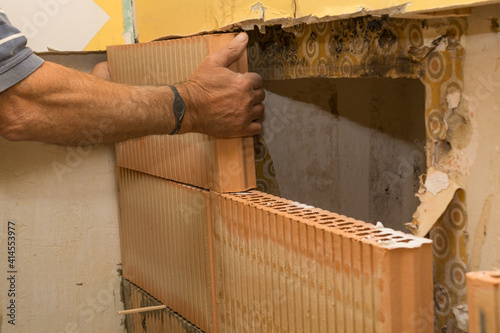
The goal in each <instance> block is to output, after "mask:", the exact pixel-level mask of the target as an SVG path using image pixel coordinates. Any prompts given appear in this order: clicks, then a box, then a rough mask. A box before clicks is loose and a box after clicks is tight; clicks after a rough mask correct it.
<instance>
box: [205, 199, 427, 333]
mask: <svg viewBox="0 0 500 333" xmlns="http://www.w3.org/2000/svg"><path fill="white" fill-rule="evenodd" d="M211 197H212V213H213V214H214V215H213V220H214V228H215V230H214V239H215V244H214V245H215V253H216V254H217V258H216V276H217V279H216V281H217V285H216V288H217V293H216V294H217V297H218V298H217V304H218V308H217V316H218V321H219V324H218V327H219V331H220V332H235V331H243V330H247V331H255V332H269V331H273V332H384V333H385V332H432V331H433V320H434V318H433V313H427V314H425V315H423V316H424V317H422V313H423V310H424V309H428V308H429V306H430V305H432V304H433V295H432V247H431V241H429V240H427V239H418V238H416V237H413V236H411V235H407V234H403V233H401V232H395V231H393V230H391V229H385V228H382V229H377V228H376V227H375V226H373V225H371V224H368V223H364V222H360V221H356V220H353V219H350V218H347V217H345V216H341V215H337V214H334V213H331V212H327V211H323V210H320V209H316V208H312V207H308V206H304V205H301V204H298V203H294V202H291V201H288V200H285V199H282V198H278V197H274V196H271V195H268V194H264V193H261V192H258V191H251V192H248V193H246V194H222V195H220V194H214V193H212V194H211ZM246 216H248V220H246V221H245V218H243V217H246ZM247 248H248V249H249V250H245V249H247ZM244 266H246V267H248V268H250V269H247V270H241V268H238V267H244ZM241 272H244V274H243V275H242V274H241ZM235 281H239V283H238V284H235ZM240 293H243V294H244V295H246V297H241V296H240ZM243 310H244V311H243ZM234 311H236V313H235V312H234ZM238 311H242V312H243V313H244V314H245V315H244V316H242V315H241V314H239V313H238ZM284 321H286V322H284Z"/></svg>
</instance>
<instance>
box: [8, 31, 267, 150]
mask: <svg viewBox="0 0 500 333" xmlns="http://www.w3.org/2000/svg"><path fill="white" fill-rule="evenodd" d="M247 43H248V36H247V35H246V34H244V33H242V34H240V35H238V36H237V37H236V38H234V39H233V40H232V41H231V42H230V43H228V44H227V45H225V46H224V47H222V48H221V49H220V50H218V51H217V52H216V53H213V54H211V55H209V56H208V57H207V58H206V59H205V60H204V61H203V62H202V63H201V64H200V66H199V67H198V68H197V69H196V71H195V72H194V73H193V74H192V75H191V77H190V78H189V80H188V81H187V82H184V83H182V84H180V85H176V87H177V90H178V91H179V93H180V96H181V97H182V98H183V100H184V102H185V107H186V112H185V115H184V118H183V121H182V126H181V128H180V131H179V133H186V132H200V133H205V134H209V135H212V136H218V137H235V136H250V135H254V134H257V133H258V132H259V131H260V129H261V127H262V126H261V124H260V121H261V120H262V117H263V114H264V106H263V104H262V101H263V100H264V98H265V93H264V90H263V89H262V78H261V77H260V76H259V75H258V74H256V73H245V74H240V73H235V72H232V71H231V70H229V69H228V67H229V66H230V65H231V64H232V63H233V62H234V61H236V60H237V59H238V58H239V57H240V56H241V54H242V53H243V52H244V51H245V48H246V45H247ZM98 72H103V68H100V69H99V70H98ZM104 72H105V71H104ZM101 74H102V73H101ZM104 74H106V73H104ZM100 76H102V77H105V75H100ZM173 100H174V94H173V92H172V90H171V89H170V88H169V87H137V86H127V85H122V84H116V83H112V82H109V81H106V80H103V79H101V78H98V77H96V76H94V75H90V74H84V73H81V72H78V71H76V70H72V69H69V68H65V67H63V66H59V65H56V64H53V63H49V62H46V63H44V64H43V65H42V66H41V67H40V68H38V69H37V70H36V71H35V72H34V73H33V74H31V75H29V76H28V77H27V78H26V79H24V80H23V81H21V82H19V83H17V84H16V85H14V86H12V87H11V88H9V89H7V90H6V91H4V92H2V93H0V136H3V137H4V138H7V139H10V140H16V141H17V140H31V141H43V142H48V143H55V144H59V145H79V144H85V142H86V139H87V136H88V135H86V134H88V133H89V132H90V133H91V132H95V131H96V130H99V129H100V128H101V127H102V124H103V122H105V123H106V124H107V125H106V128H107V130H106V131H105V133H102V134H103V135H102V139H101V140H99V141H100V142H98V143H99V144H101V143H111V142H119V141H123V140H127V139H130V138H135V137H140V136H146V135H152V134H168V133H171V132H172V130H173V129H174V128H175V125H176V120H175V116H174V114H173V112H172V108H173ZM92 144H95V143H92Z"/></svg>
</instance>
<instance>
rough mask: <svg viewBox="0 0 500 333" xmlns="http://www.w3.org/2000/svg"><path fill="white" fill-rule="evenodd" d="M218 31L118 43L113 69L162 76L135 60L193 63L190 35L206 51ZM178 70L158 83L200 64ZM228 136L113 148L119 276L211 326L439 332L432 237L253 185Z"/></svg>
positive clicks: (116, 73) (241, 145) (242, 148)
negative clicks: (436, 328) (432, 307)
mask: <svg viewBox="0 0 500 333" xmlns="http://www.w3.org/2000/svg"><path fill="white" fill-rule="evenodd" d="M220 36H221V35H213V36H203V37H202V39H200V37H195V38H192V39H189V38H188V39H183V40H182V41H180V40H174V41H166V42H160V43H149V44H142V45H141V46H140V47H139V46H137V45H134V46H121V47H117V48H113V49H112V50H110V51H111V52H110V57H109V61H110V68H111V73H112V76H113V78H114V79H118V80H121V81H120V82H123V83H131V84H137V83H141V82H142V83H144V82H143V81H140V80H139V79H140V78H141V77H143V76H144V75H146V74H147V75H146V77H147V78H148V77H150V78H149V79H147V80H149V81H147V82H145V83H147V84H152V83H155V82H159V81H158V80H159V79H158V78H157V76H155V75H158V76H159V77H160V78H161V77H162V75H163V76H164V75H165V74H164V73H165V71H158V72H155V71H154V70H153V71H147V72H144V71H141V70H139V71H137V72H134V73H135V74H134V73H132V74H130V73H129V71H130V68H132V67H133V68H146V69H147V68H151V67H152V66H155V64H156V63H160V62H162V61H163V58H162V54H163V55H165V56H167V55H169V54H178V55H179V54H184V55H185V56H184V57H183V56H179V57H176V58H175V59H178V61H181V62H185V61H188V62H189V61H191V60H189V59H190V58H189V57H187V55H188V54H191V53H193V52H192V50H193V47H194V46H190V45H191V44H190V43H192V45H195V46H196V47H199V48H201V49H202V50H204V51H203V52H206V54H208V53H209V52H212V51H213V50H215V49H216V47H214V46H211V45H222V42H220V43H218V44H217V43H213V42H212V41H211V39H212V38H220ZM186 45H188V46H189V47H188V46H186ZM159 48H165V49H169V50H170V51H169V52H170V53H168V52H163V51H162V52H160V51H158V49H159ZM130 50H132V51H130ZM148 50H149V51H148ZM186 50H189V52H188V51H186ZM137 52H138V53H137ZM148 52H149V53H148ZM172 52H173V53H172ZM183 52H184V53H183ZM203 52H201V53H200V54H205V53H203ZM195 53H196V52H195ZM122 54H129V55H130V54H132V55H133V56H131V57H129V58H127V57H126V56H123V57H122ZM140 54H151V55H153V54H154V55H155V56H154V57H153V56H146V57H138V55H140ZM134 57H135V58H134ZM202 58H203V57H201V56H200V57H198V58H197V59H198V60H197V61H201V60H199V59H202ZM185 59H188V60H185ZM129 62H134V63H135V62H138V63H139V65H134V66H127V63H129ZM145 62H146V63H145ZM177 68H186V69H185V73H183V76H182V75H181V76H179V78H175V79H172V78H167V79H163V78H162V79H161V82H160V83H162V84H172V83H176V82H178V81H176V80H182V79H184V80H185V79H186V78H187V77H188V76H189V74H190V71H192V70H194V68H196V64H195V62H193V65H192V66H184V67H183V66H178V67H177ZM122 72H123V73H125V74H123V76H122V77H123V80H122V79H120V77H121V76H120V73H122ZM155 73H157V74H155ZM225 140H228V139H211V138H208V137H206V136H201V135H200V136H198V135H191V134H188V135H181V136H174V137H168V136H163V137H150V138H144V139H140V140H136V141H132V142H126V143H124V144H121V146H118V147H117V164H118V167H117V169H116V174H117V184H118V195H119V208H120V239H121V251H122V264H123V276H124V278H126V279H127V280H129V281H130V282H132V283H133V284H135V285H137V286H138V287H140V288H142V289H144V290H145V291H147V292H148V293H149V294H151V295H152V296H153V297H155V298H156V299H158V300H159V301H160V302H162V303H163V304H165V305H166V306H167V307H168V308H169V309H171V310H173V311H175V312H176V313H178V314H179V315H180V316H182V317H183V318H185V319H186V320H188V321H189V322H191V323H192V324H193V325H195V326H196V327H198V328H199V329H201V330H203V331H205V332H267V331H276V332H426V331H432V325H428V324H427V323H428V321H429V320H433V319H432V318H422V313H426V314H427V315H428V312H425V311H423V310H424V309H429V307H430V305H431V304H432V302H433V297H432V249H431V242H430V241H429V240H426V239H422V238H416V237H414V236H411V235H408V234H404V233H401V232H396V231H393V230H391V229H387V228H383V227H380V228H378V227H376V226H374V225H372V224H369V223H365V222H362V221H357V220H354V219H350V218H348V217H345V216H341V215H338V214H335V213H332V212H328V211H324V210H321V209H316V208H314V207H310V206H306V205H302V204H300V203H296V202H291V201H289V200H286V199H283V198H279V197H275V196H271V195H269V194H265V193H262V192H259V191H255V190H251V191H247V190H248V189H250V188H254V187H255V176H254V169H253V168H252V164H253V155H251V154H249V153H248V151H249V148H248V146H246V142H248V141H249V140H248V139H243V140H242V139H229V140H228V141H225ZM215 141H219V142H220V144H221V145H224V146H225V147H226V148H227V149H224V150H220V149H216V147H217V144H215V145H214V144H213V142H215ZM186 142H191V143H192V142H196V143H195V144H185V143H186ZM207 142H208V144H207ZM207 156H208V157H207ZM228 156H229V157H230V156H240V157H243V158H232V157H230V158H228ZM170 158H171V159H172V161H175V162H172V163H174V164H172V165H171V166H168V165H169V163H170V161H169V159H170ZM207 160H209V161H218V162H217V163H215V164H214V163H212V162H207V163H205V162H204V161H207ZM214 166H215V167H214ZM221 170H222V171H221ZM228 170H232V172H230V173H229V174H230V178H225V179H223V177H224V175H225V173H224V171H228ZM203 174H204V176H199V177H194V176H193V175H203ZM206 180H209V181H208V182H207V181H206ZM213 184H215V185H213ZM235 192H236V193H235ZM431 316H432V314H431ZM424 324H425V325H424Z"/></svg>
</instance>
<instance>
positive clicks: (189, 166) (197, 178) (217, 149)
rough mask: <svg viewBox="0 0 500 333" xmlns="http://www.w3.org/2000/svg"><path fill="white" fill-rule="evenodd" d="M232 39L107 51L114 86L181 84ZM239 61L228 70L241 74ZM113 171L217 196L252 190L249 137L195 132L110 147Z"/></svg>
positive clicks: (200, 39) (188, 40)
mask: <svg viewBox="0 0 500 333" xmlns="http://www.w3.org/2000/svg"><path fill="white" fill-rule="evenodd" d="M233 37H234V34H218V35H210V36H199V37H191V38H183V39H175V40H169V41H162V42H153V43H143V44H135V45H121V46H111V47H109V48H108V62H109V66H110V72H111V77H112V78H113V80H114V81H115V82H119V83H126V84H135V85H166V84H176V83H180V82H184V81H186V80H187V79H188V78H189V76H190V75H191V74H192V73H193V72H194V71H195V70H196V68H197V67H198V65H199V64H200V63H201V62H202V61H203V59H204V58H205V57H206V56H207V55H208V54H211V53H213V52H214V51H216V50H218V49H219V48H220V47H221V46H222V45H224V44H226V43H228V42H229V41H230V40H231V39H232V38H233ZM247 67H248V66H247V58H246V56H243V57H241V58H240V59H239V60H238V61H236V62H235V63H234V64H233V65H231V67H230V68H231V69H232V70H234V71H237V72H246V71H247ZM116 161H117V164H118V166H122V167H126V168H129V169H134V170H138V171H142V172H146V173H149V174H153V175H156V176H159V177H163V178H167V179H172V180H175V181H179V182H182V183H186V184H192V185H195V186H199V187H202V188H207V189H211V190H215V191H218V192H237V191H243V190H248V189H250V188H255V163H254V152H253V141H252V138H233V139H220V138H212V137H210V136H208V135H204V134H199V133H189V134H184V135H174V136H168V135H161V136H160V135H154V136H149V137H145V138H139V139H135V140H129V141H127V142H124V143H119V144H117V145H116Z"/></svg>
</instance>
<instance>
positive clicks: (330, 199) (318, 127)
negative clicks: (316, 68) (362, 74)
mask: <svg viewBox="0 0 500 333" xmlns="http://www.w3.org/2000/svg"><path fill="white" fill-rule="evenodd" d="M266 89H267V90H268V92H269V93H268V95H267V97H266V101H265V104H266V117H265V120H264V123H263V126H264V131H263V135H264V138H265V140H266V143H267V145H268V147H269V151H270V154H271V157H272V158H273V162H274V167H275V171H276V179H277V182H278V184H279V187H280V191H281V195H282V196H283V197H285V198H287V199H291V200H296V201H299V202H302V203H306V204H310V205H313V206H317V207H321V208H324V209H327V210H331V211H334V212H337V213H340V214H343V215H347V216H350V217H354V218H358V219H361V220H364V221H367V222H372V223H376V222H377V221H381V222H382V223H383V224H384V225H386V226H389V227H391V228H394V229H398V230H405V227H404V225H403V224H404V223H406V222H410V221H411V220H412V218H411V217H412V214H413V213H414V211H415V209H416V207H417V205H418V199H417V198H416V197H415V196H414V194H415V193H416V191H417V190H418V187H419V186H418V176H420V175H421V174H422V173H424V172H425V153H424V144H425V124H424V101H425V98H424V88H423V85H422V84H421V83H420V82H419V81H418V80H409V79H398V80H394V79H299V80H289V81H269V82H267V83H266Z"/></svg>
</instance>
